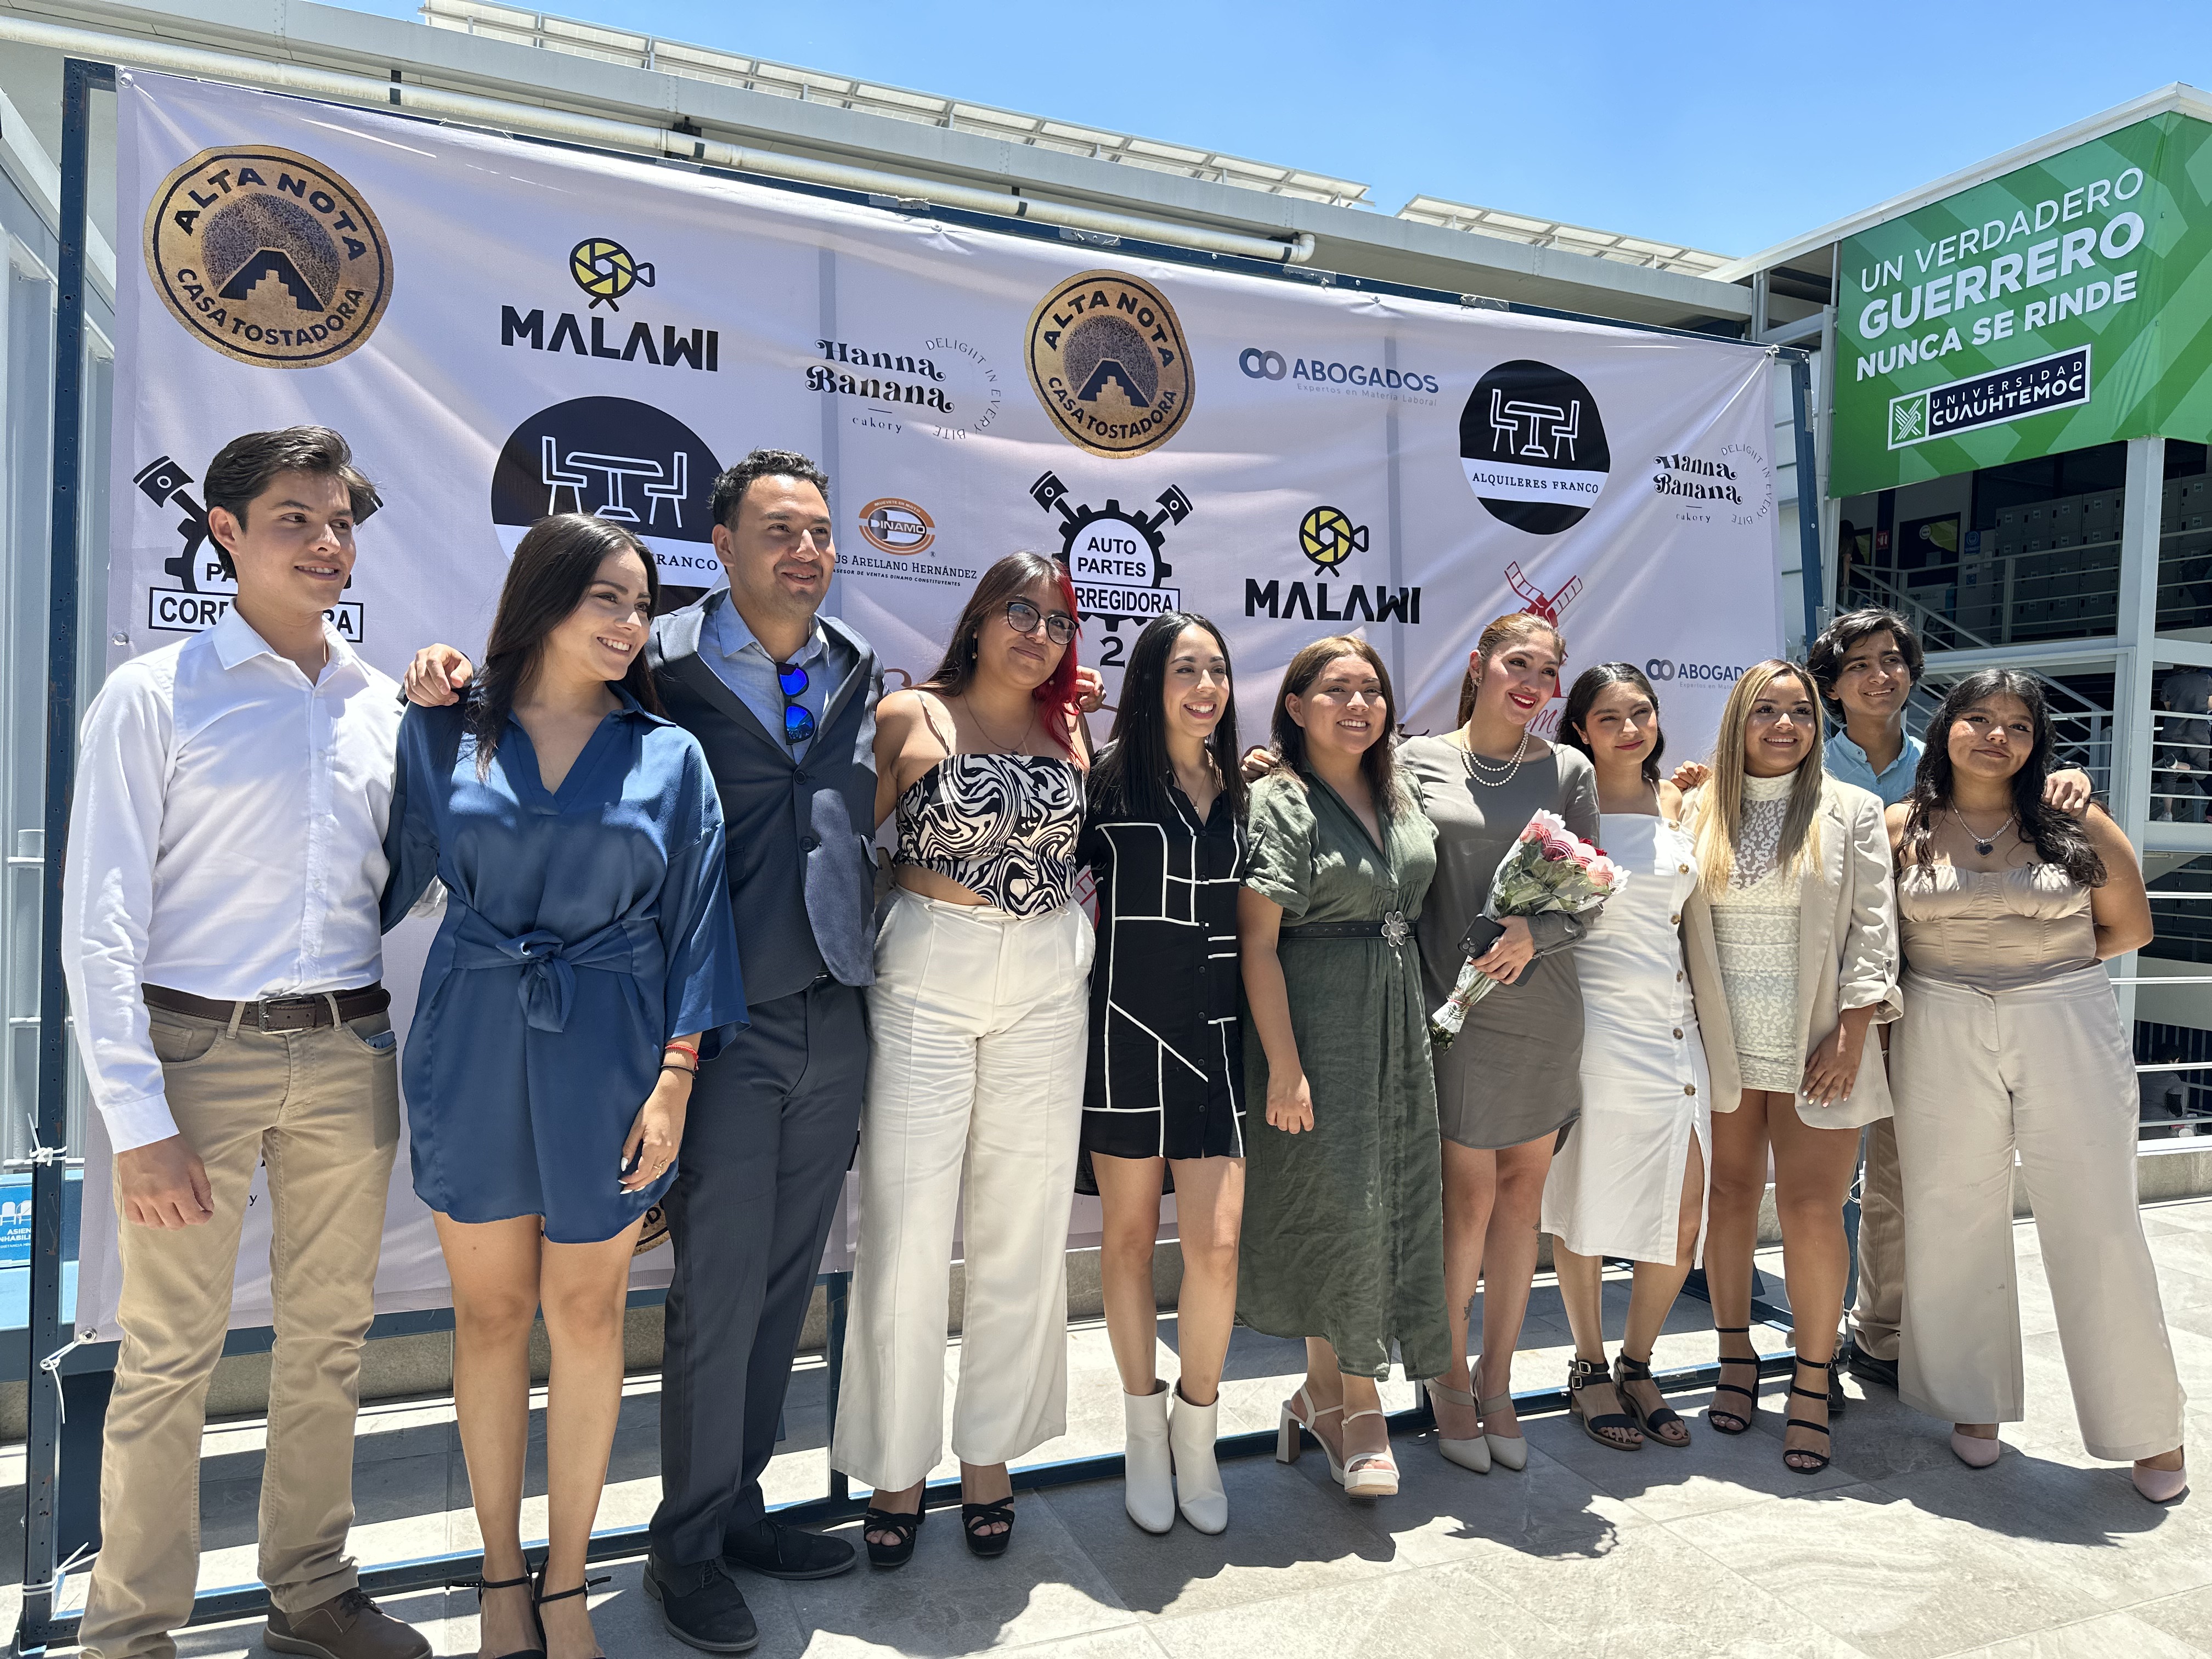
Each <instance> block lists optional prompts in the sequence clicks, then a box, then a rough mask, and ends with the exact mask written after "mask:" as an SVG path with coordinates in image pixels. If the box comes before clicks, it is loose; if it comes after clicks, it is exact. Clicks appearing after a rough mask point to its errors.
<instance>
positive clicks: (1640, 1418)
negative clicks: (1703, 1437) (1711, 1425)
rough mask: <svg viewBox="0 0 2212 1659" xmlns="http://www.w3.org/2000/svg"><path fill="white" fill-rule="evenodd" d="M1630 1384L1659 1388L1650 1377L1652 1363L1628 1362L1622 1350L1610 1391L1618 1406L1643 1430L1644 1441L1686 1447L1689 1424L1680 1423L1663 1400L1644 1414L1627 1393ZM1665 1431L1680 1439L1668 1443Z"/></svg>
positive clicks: (1614, 1370)
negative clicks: (1678, 1434)
mask: <svg viewBox="0 0 2212 1659" xmlns="http://www.w3.org/2000/svg"><path fill="white" fill-rule="evenodd" d="M1630 1383H1651V1385H1652V1386H1653V1387H1654V1388H1656V1387H1657V1386H1658V1383H1656V1381H1654V1379H1653V1377H1652V1376H1651V1362H1650V1360H1649V1359H1631V1358H1629V1357H1628V1355H1627V1353H1626V1352H1625V1351H1624V1352H1622V1354H1621V1355H1620V1358H1618V1359H1616V1360H1614V1361H1613V1392H1614V1393H1615V1394H1617V1395H1620V1403H1621V1404H1622V1405H1623V1406H1625V1407H1627V1410H1628V1414H1629V1415H1630V1416H1631V1417H1632V1418H1634V1419H1636V1426H1637V1427H1638V1428H1639V1429H1641V1430H1643V1431H1644V1438H1645V1439H1646V1440H1656V1441H1657V1442H1658V1443H1660V1444H1661V1445H1662V1446H1672V1447H1674V1449H1675V1450H1677V1451H1680V1450H1681V1449H1682V1448H1684V1447H1685V1446H1686V1445H1688V1444H1689V1443H1690V1425H1688V1424H1686V1423H1685V1422H1684V1421H1683V1420H1682V1414H1681V1413H1680V1412H1678V1411H1676V1410H1675V1409H1674V1407H1672V1406H1669V1405H1668V1403H1667V1402H1666V1401H1665V1400H1664V1399H1663V1398H1662V1400H1661V1401H1660V1402H1659V1404H1658V1405H1656V1406H1655V1407H1652V1408H1651V1409H1650V1411H1648V1412H1647V1411H1645V1410H1644V1407H1643V1405H1642V1404H1641V1403H1640V1402H1639V1401H1638V1400H1637V1398H1636V1396H1635V1395H1632V1394H1631V1393H1629V1391H1628V1385H1629V1384H1630ZM1668 1429H1675V1430H1679V1431H1680V1433H1681V1438H1680V1440H1669V1439H1668V1437H1667V1436H1666V1434H1665V1432H1664V1431H1666V1430H1668Z"/></svg>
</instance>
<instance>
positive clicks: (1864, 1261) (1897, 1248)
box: [1851, 1117, 1905, 1363]
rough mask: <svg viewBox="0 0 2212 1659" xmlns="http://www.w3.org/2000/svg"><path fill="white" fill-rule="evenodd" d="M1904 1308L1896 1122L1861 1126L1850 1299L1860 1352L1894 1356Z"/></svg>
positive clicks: (1902, 1189) (1902, 1204)
mask: <svg viewBox="0 0 2212 1659" xmlns="http://www.w3.org/2000/svg"><path fill="white" fill-rule="evenodd" d="M1904 1309H1905V1182H1904V1177H1903V1176H1902V1175H1901V1174H1900V1173H1899V1170H1898V1167H1897V1121H1896V1120H1895V1119H1894V1118H1887V1117H1886V1118H1882V1119H1881V1120H1880V1121H1876V1122H1873V1123H1869V1124H1868V1125H1867V1127H1866V1164H1865V1168H1864V1170H1863V1173H1862V1174H1861V1175H1860V1177H1859V1282H1858V1294H1857V1296H1856V1297H1853V1298H1852V1301H1851V1341H1852V1342H1853V1343H1854V1344H1855V1345H1856V1346H1857V1348H1858V1350H1859V1352H1862V1353H1867V1354H1871V1355H1873V1356H1874V1357H1875V1358H1876V1359H1887V1360H1889V1361H1891V1362H1892V1363H1895V1361H1896V1358H1897V1339H1898V1323H1899V1320H1900V1319H1901V1318H1902V1317H1903V1316H1904Z"/></svg>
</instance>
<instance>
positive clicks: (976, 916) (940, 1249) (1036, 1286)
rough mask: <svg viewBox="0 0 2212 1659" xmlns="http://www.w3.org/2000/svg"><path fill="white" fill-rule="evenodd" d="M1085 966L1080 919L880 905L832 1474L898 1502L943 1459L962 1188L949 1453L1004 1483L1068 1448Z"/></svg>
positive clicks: (902, 893)
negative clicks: (1005, 1466)
mask: <svg viewBox="0 0 2212 1659" xmlns="http://www.w3.org/2000/svg"><path fill="white" fill-rule="evenodd" d="M1092 948H1093V943H1092V934H1091V923H1090V921H1089V920H1088V919H1087V918H1086V917H1085V915H1084V914H1083V912H1082V910H1081V909H1080V908H1078V907H1077V906H1075V905H1073V904H1070V905H1066V906H1063V907H1062V908H1060V909H1058V910H1055V911H1054V912H1053V913H1052V914H1050V915H1044V916H1035V917H1030V918H1029V919H1027V920H1023V919H1021V918H1018V917H1015V916H1012V915H1008V914H1007V913H1006V912H1005V911H1003V910H996V909H989V908H980V907H975V906H968V905H959V904H946V903H943V902H939V901H938V900H935V899H927V898H923V897H921V896H920V895H918V894H915V893H910V892H908V891H907V890H904V889H903V888H901V889H897V890H894V892H893V893H892V896H891V905H890V915H889V916H888V917H886V918H885V920H884V925H883V929H882V931H881V933H878V936H877V939H876V982H875V984H874V985H873V986H872V987H870V989H869V992H868V1018H869V1024H870V1028H871V1033H872V1043H871V1048H870V1053H869V1061H868V1093H867V1104H866V1108H865V1109H863V1111H862V1113H861V1117H860V1243H859V1247H858V1249H857V1250H856V1252H855V1254H854V1261H853V1289H852V1299H851V1302H850V1304H849V1306H848V1313H847V1324H846V1328H845V1368H844V1377H843V1387H842V1391H841V1393H840V1395H839V1396H838V1403H837V1422H836V1433H835V1436H834V1437H833V1439H832V1441H831V1446H830V1455H829V1461H830V1463H831V1465H832V1466H833V1467H834V1468H839V1469H842V1470H843V1471H844V1472H845V1473H846V1474H849V1475H851V1476H852V1477H853V1478H854V1480H860V1481H862V1482H865V1483H866V1485H868V1486H873V1487H876V1488H878V1489H880V1490H884V1491H890V1492H899V1491H903V1490H904V1489H905V1488H907V1487H908V1486H913V1485H914V1484H915V1482H916V1481H918V1480H921V1479H922V1477H923V1476H925V1475H927V1474H928V1473H929V1471H930V1470H931V1469H932V1468H933V1467H935V1465H936V1463H937V1461H938V1459H939V1456H940V1455H942V1452H943V1448H944V1444H945V1308H946V1301H947V1298H948V1297H949V1295H950V1292H951V1274H952V1266H951V1264H952V1237H953V1230H954V1226H955V1225H956V1223H958V1222H959V1221H960V1219H961V1217H962V1215H963V1186H964V1214H965V1223H964V1225H963V1228H962V1233H963V1240H962V1243H963V1249H962V1255H963V1257H964V1259H965V1261H966V1264H967V1302H966V1310H965V1313H964V1315H963V1321H962V1337H961V1343H960V1383H959V1389H958V1392H957V1395H956V1396H955V1398H954V1401H953V1407H952V1449H953V1451H954V1452H955V1454H956V1455H958V1456H959V1457H960V1458H961V1459H962V1460H963V1461H964V1462H969V1463H1004V1462H1011V1461H1012V1459H1014V1458H1017V1457H1019V1456H1021V1455H1023V1454H1024V1452H1027V1451H1030V1450H1031V1449H1034V1448H1036V1447H1037V1446H1040V1445H1042V1444H1043V1443H1045V1442H1046V1441H1048V1440H1050V1439H1052V1438H1054V1437H1056V1436H1058V1435H1060V1433H1062V1432H1064V1431H1065V1430H1066V1419H1067V1267H1066V1252H1067V1216H1068V1210H1069V1206H1070V1205H1071V1204H1072V1203H1073V1196H1074V1192H1075V1163H1076V1153H1077V1150H1078V1146H1079V1141H1080V1137H1081V1129H1082V1121H1083V1061H1084V1042H1085V1030H1086V1027H1087V1026H1088V1024H1089V1020H1090V1000H1089V996H1088V994H1087V991H1086V988H1085V987H1086V981H1087V980H1088V977H1089V975H1090V972H1091V951H1092Z"/></svg>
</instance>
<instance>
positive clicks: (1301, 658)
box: [1270, 634, 1398, 811]
mask: <svg viewBox="0 0 2212 1659" xmlns="http://www.w3.org/2000/svg"><path fill="white" fill-rule="evenodd" d="M1340 657H1357V658H1358V659H1360V661H1362V662H1364V663H1365V664H1366V665H1368V666H1369V667H1370V668H1371V669H1373V670H1374V671H1375V678H1376V679H1378V680H1380V681H1382V682H1383V730H1382V732H1380V734H1378V735H1377V736H1376V739H1375V741H1374V742H1372V743H1370V744H1368V745H1367V752H1366V753H1364V755H1362V756H1360V757H1359V770H1360V773H1361V775H1363V776H1364V777H1365V778H1366V780H1367V787H1368V788H1370V790H1372V791H1373V792H1374V793H1375V805H1376V809H1377V810H1378V811H1380V810H1383V809H1384V808H1387V807H1390V806H1393V805H1395V804H1396V802H1397V799H1398V760H1397V748H1398V745H1397V744H1396V742H1395V736H1396V733H1397V730H1398V694H1397V693H1396V692H1395V691H1394V690H1391V689H1390V671H1389V669H1388V668H1385V667H1384V666H1383V659H1382V658H1381V657H1380V656H1379V655H1377V654H1376V650H1375V647H1373V646H1371V645H1370V644H1368V643H1367V641H1364V640H1363V639H1358V638H1356V637H1354V636H1353V635H1350V634H1331V635H1328V636H1326V637H1325V638H1322V639H1318V640H1316V641H1314V642H1313V643H1312V644H1311V645H1309V646H1304V647H1301V648H1300V649H1299V651H1298V654H1297V656H1295V657H1292V658H1291V665H1290V666H1289V667H1288V668H1285V670H1284V671H1283V689H1282V690H1279V691H1278V692H1277V693H1275V715H1274V719H1273V720H1272V721H1271V722H1270V735H1271V736H1272V737H1273V739H1274V750H1275V756H1276V758H1277V759H1279V760H1280V761H1281V762H1282V763H1284V764H1285V765H1286V766H1288V767H1290V768H1291V770H1293V771H1295V772H1296V773H1297V774H1298V775H1299V776H1300V777H1306V778H1310V777H1311V776H1313V775H1314V770H1313V763H1312V762H1311V761H1310V760H1309V759H1308V758H1307V757H1306V729H1305V727H1304V726H1300V725H1299V724H1298V723H1297V721H1296V720H1292V719H1291V698H1292V697H1303V696H1305V695H1306V693H1307V692H1308V691H1309V690H1311V689H1312V687H1313V683H1314V682H1315V681H1316V680H1317V679H1319V678H1321V677H1322V670H1324V669H1326V668H1327V667H1328V665H1329V664H1331V663H1333V662H1334V661H1335V660H1336V659H1338V658H1340Z"/></svg>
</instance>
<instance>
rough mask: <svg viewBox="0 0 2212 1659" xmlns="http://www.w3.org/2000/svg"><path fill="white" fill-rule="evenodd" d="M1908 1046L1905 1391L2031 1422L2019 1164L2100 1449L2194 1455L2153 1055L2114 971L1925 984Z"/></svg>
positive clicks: (1893, 1083) (2093, 1448)
mask: <svg viewBox="0 0 2212 1659" xmlns="http://www.w3.org/2000/svg"><path fill="white" fill-rule="evenodd" d="M1904 1000H1905V1018H1903V1020H1902V1021H1900V1022H1899V1025H1898V1028H1897V1036H1895V1038H1894V1039H1893V1040H1892V1042H1891V1044H1890V1050H1889V1084H1890V1091H1891V1093H1892V1094H1893V1097H1895V1100H1896V1103H1897V1150H1898V1160H1899V1164H1900V1165H1901V1166H1902V1169H1903V1171H1904V1176H1905V1312H1904V1335H1903V1341H1902V1344H1901V1348H1900V1352H1899V1364H1898V1390H1897V1391H1898V1395H1899V1398H1900V1399H1902V1400H1903V1401H1905V1404H1907V1405H1908V1406H1911V1407H1912V1408H1913V1409H1914V1410H1916V1411H1921V1412H1925V1413H1928V1414H1929V1416H1931V1417H1935V1418H1940V1419H1943V1420H1945V1421H1947V1422H1952V1423H2017V1422H2019V1421H2020V1420H2021V1418H2022V1417H2024V1416H2025V1415H2026V1414H2027V1413H2026V1400H2025V1387H2024V1384H2023V1383H2022V1380H2021V1339H2020V1292H2019V1287H2018V1285H2017V1284H2016V1283H2015V1277H2014V1272H2013V1214H2012V1170H2013V1153H2014V1152H2015V1150H2017V1151H2018V1152H2019V1154H2020V1166H2021V1176H2022V1177H2023V1178H2024V1179H2025V1181H2026V1182H2027V1197H2028V1202H2029V1204H2030V1205H2031V1206H2033V1209H2034V1211H2035V1226H2036V1233H2037V1236H2038V1238H2039V1241H2040V1243H2041V1246H2042V1252H2043V1270H2044V1273H2045V1277H2046V1278H2047V1279H2049V1280H2050V1283H2051V1305H2052V1310H2053V1311H2054V1312H2055V1313H2056V1314H2057V1320H2058V1340H2059V1346H2060V1348H2061V1349H2062V1351H2063V1352H2064V1354H2065V1356H2066V1374H2067V1376H2068V1378H2069V1381H2070V1382H2071V1383H2072V1384H2073V1389H2074V1410H2075V1416H2076V1418H2077V1419H2079V1420H2080V1423H2081V1439H2082V1443H2083V1444H2084V1445H2085V1446H2086V1447H2087V1449H2088V1452H2089V1455H2091V1456H2092V1457H2099V1458H2104V1459H2106V1460H2109V1461H2111V1462H2133V1461H2134V1460H2135V1459H2136V1458H2138V1457H2152V1456H2155V1455H2158V1454H2159V1453H2160V1452H2166V1451H2172V1449H2174V1448H2175V1447H2176V1446H2178V1445H2179V1444H2180V1443H2181V1407H2182V1401H2183V1400H2184V1398H2185V1396H2184V1395H2183V1394H2182V1391H2181V1382H2180V1378H2179V1376H2177V1375H2176V1373H2175V1370H2174V1364H2173V1346H2172V1343H2171V1342H2170V1341H2169V1340H2167V1338H2166V1315H2165V1312H2164V1310H2162V1309H2161V1308H2160V1304H2159V1296H2158V1276H2157V1273H2155V1271H2154V1268H2153V1267H2152V1263H2151V1257H2150V1246H2149V1244H2148V1243H2146V1242H2145V1240H2144V1238H2143V1230H2142V1215H2141V1214H2140V1212H2138V1211H2137V1209H2136V1087H2135V1057H2134V1055H2133V1054H2131V1053H2130V1049H2129V1048H2128V1044H2127V1042H2126V1040H2125V1038H2124V1037H2123V1036H2122V1035H2121V1033H2120V1022H2119V1016H2118V1008H2117V1006H2115V1004H2114V1002H2113V999H2112V982H2111V981H2110V980H2108V979H2107V978H2106V975H2105V970H2104V969H2102V968H2101V967H2099V968H2084V969H2080V970H2078V971H2077V972H2075V973H2070V974H2065V975H2060V976H2058V977H2057V978H2054V979H2051V980H2046V981H2044V982H2043V983H2041V984H2039V985H2033V986H2030V987H2027V988H2026V989H2024V990H2019V991H2007V992H2001V993H1999V994H1996V995H1995V996H1989V995H1984V994H1983V993H1981V992H1979V991H1972V990H1968V989H1966V988H1965V987H1962V986H1958V985H1951V984H1944V983H1939V982H1937V981H1932V980H1926V979H1922V978H1920V977H1919V976H1917V975H1909V976H1908V977H1907V978H1906V980H1905V987H1904Z"/></svg>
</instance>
